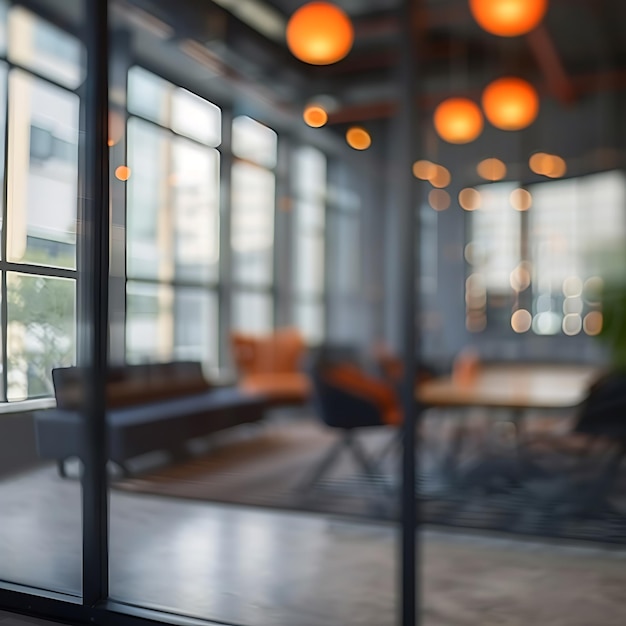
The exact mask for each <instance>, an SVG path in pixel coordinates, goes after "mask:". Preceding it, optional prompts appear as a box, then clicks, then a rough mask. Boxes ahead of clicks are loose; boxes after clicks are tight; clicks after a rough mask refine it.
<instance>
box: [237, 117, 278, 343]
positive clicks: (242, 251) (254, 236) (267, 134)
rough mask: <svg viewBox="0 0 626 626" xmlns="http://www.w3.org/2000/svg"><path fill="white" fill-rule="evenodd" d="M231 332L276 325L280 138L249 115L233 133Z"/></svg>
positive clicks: (260, 329) (266, 329)
mask: <svg viewBox="0 0 626 626" xmlns="http://www.w3.org/2000/svg"><path fill="white" fill-rule="evenodd" d="M232 151H233V157H234V159H233V168H232V183H231V184H232V194H231V242H230V243H231V254H232V282H233V291H232V320H231V324H232V327H233V329H236V330H238V331H247V332H264V331H268V330H270V329H271V328H272V326H273V324H274V297H273V293H274V211H275V206H276V176H275V173H274V169H275V167H276V158H277V135H276V133H275V132H274V131H273V130H272V129H270V128H268V127H267V126H264V125H263V124H260V123H259V122H257V121H255V120H253V119H251V118H249V117H245V116H240V117H236V118H235V119H234V120H233V132H232Z"/></svg>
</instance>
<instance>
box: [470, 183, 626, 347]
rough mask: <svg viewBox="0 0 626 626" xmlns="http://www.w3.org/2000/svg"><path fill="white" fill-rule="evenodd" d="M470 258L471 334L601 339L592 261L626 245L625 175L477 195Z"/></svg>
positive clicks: (498, 187)
mask: <svg viewBox="0 0 626 626" xmlns="http://www.w3.org/2000/svg"><path fill="white" fill-rule="evenodd" d="M477 190H478V191H479V193H480V198H481V202H480V207H479V208H478V209H477V210H475V211H473V213H472V219H471V241H470V243H469V244H468V247H467V249H466V259H467V261H468V263H469V265H470V268H471V271H470V273H469V276H468V279H467V283H466V284H467V289H466V303H467V322H468V328H469V329H470V330H473V331H480V330H483V329H484V328H486V327H488V326H492V325H494V324H495V325H496V326H497V325H501V324H502V323H505V322H506V323H510V325H511V326H512V328H513V330H514V331H516V332H520V333H522V332H527V331H531V332H534V333H536V334H540V335H555V334H561V333H563V334H565V335H569V336H573V335H578V334H580V333H581V332H586V333H588V334H596V333H597V332H598V331H599V328H600V327H601V321H600V320H601V312H600V311H599V305H598V302H597V291H598V289H597V287H598V284H599V283H600V281H601V278H600V276H598V272H599V268H598V265H597V264H596V262H595V259H596V258H597V257H598V255H600V256H601V255H602V251H603V250H606V249H610V248H612V247H613V246H615V245H623V243H624V241H626V180H625V178H624V175H623V174H622V173H621V172H617V171H611V172H603V173H599V174H590V175H587V176H582V177H578V178H570V179H566V180H551V181H546V182H541V183H536V184H532V185H528V186H527V187H526V188H524V189H521V188H519V187H518V185H516V184H514V183H497V184H491V185H485V186H482V187H479V188H477Z"/></svg>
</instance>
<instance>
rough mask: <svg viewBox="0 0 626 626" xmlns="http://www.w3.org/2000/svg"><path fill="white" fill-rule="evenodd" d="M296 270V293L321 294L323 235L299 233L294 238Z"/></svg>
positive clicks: (322, 289)
mask: <svg viewBox="0 0 626 626" xmlns="http://www.w3.org/2000/svg"><path fill="white" fill-rule="evenodd" d="M294 244H295V260H296V271H295V274H294V279H295V285H294V289H295V291H296V293H298V294H307V295H311V294H321V293H323V291H324V237H323V236H319V235H317V234H316V233H313V234H309V233H306V232H304V233H299V235H298V236H297V237H296V238H295V240H294Z"/></svg>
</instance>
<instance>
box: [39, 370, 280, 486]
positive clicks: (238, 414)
mask: <svg viewBox="0 0 626 626" xmlns="http://www.w3.org/2000/svg"><path fill="white" fill-rule="evenodd" d="M177 365H178V364H177ZM185 365H186V367H185V368H183V369H185V370H186V372H187V373H189V372H190V370H191V371H193V370H196V372H195V373H196V374H197V373H198V372H201V367H200V364H197V367H196V366H194V367H192V368H190V367H189V364H185ZM128 367H130V368H133V367H143V368H146V366H128ZM160 367H161V371H160V374H166V373H167V372H168V367H167V365H165V364H161V365H160ZM74 369H75V368H74ZM145 371H146V370H145V369H144V373H145ZM57 372H58V370H57ZM136 374H137V372H136V371H135V372H133V376H132V379H133V386H134V389H136V390H137V393H136V394H134V393H131V394H128V393H125V394H124V402H127V403H128V404H127V405H126V406H113V407H111V408H109V409H108V410H107V413H106V422H107V435H108V446H109V459H110V460H111V461H113V462H114V463H116V464H117V465H118V466H119V467H121V468H122V469H123V470H124V471H127V469H126V462H127V461H128V460H129V459H132V458H134V457H138V456H140V455H142V454H146V453H149V452H154V451H168V452H173V453H175V454H176V453H178V452H179V451H180V450H181V449H182V448H183V446H184V444H185V442H187V441H189V440H190V439H194V438H197V437H203V436H206V435H210V434H212V433H214V432H217V431H220V430H224V429H227V428H231V427H233V426H237V425H240V424H245V423H250V422H255V421H257V420H259V419H261V418H262V417H263V414H264V412H265V410H266V408H267V405H268V402H267V399H266V398H265V397H264V396H262V395H260V394H251V393H247V392H242V391H241V390H239V389H238V388H236V387H209V386H208V384H207V385H203V386H204V387H205V389H204V390H200V391H199V387H198V385H190V384H189V382H190V381H189V378H186V380H185V385H184V386H182V387H181V390H182V393H178V392H177V391H176V390H175V387H176V385H175V384H173V383H172V379H171V378H170V379H169V381H168V385H169V390H168V391H167V393H166V394H164V392H163V387H161V386H159V385H158V384H156V383H157V381H156V380H155V378H154V376H152V378H151V379H150V382H149V384H148V385H146V386H144V385H142V384H141V381H140V380H139V383H138V377H137V375H136ZM61 378H63V381H62V382H61ZM67 378H68V375H67V373H65V374H64V375H63V376H60V375H59V374H57V375H56V376H55V378H54V380H55V391H56V393H57V404H61V405H62V406H63V407H67V405H68V403H67V402H66V401H65V399H63V400H62V401H61V402H59V398H60V396H62V395H63V393H59V392H60V387H62V386H64V385H66V384H67ZM75 383H76V379H75V377H73V378H72V384H75ZM157 388H158V391H156V393H157V395H158V396H160V397H159V398H158V399H156V400H150V399H149V396H150V389H155V390H156V389H157ZM164 395H167V396H169V397H164ZM138 399H139V400H140V401H139V402H138ZM70 404H71V403H70ZM82 427H83V417H82V415H81V413H80V412H79V411H78V410H77V408H56V409H49V410H45V411H38V412H36V413H35V431H36V438H37V449H38V452H39V455H40V456H41V457H42V458H46V459H55V460H57V461H58V463H59V470H60V473H61V474H62V475H65V470H64V462H65V460H66V459H68V458H71V457H79V458H81V457H82V456H83V455H82V451H83V441H84V436H83V432H82V430H83V428H82Z"/></svg>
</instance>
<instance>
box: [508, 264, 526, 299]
mask: <svg viewBox="0 0 626 626" xmlns="http://www.w3.org/2000/svg"><path fill="white" fill-rule="evenodd" d="M530 281H531V276H530V271H529V269H528V267H527V266H526V264H525V263H523V262H522V263H520V264H519V265H518V266H517V267H516V268H515V269H514V270H513V271H512V272H511V275H510V276H509V282H510V283H511V287H512V288H513V289H514V290H515V291H517V292H520V291H524V290H525V289H528V287H530Z"/></svg>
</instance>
